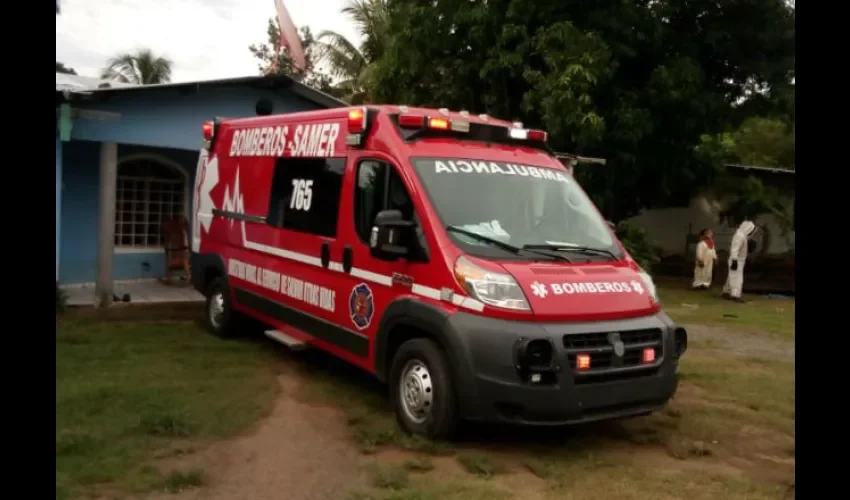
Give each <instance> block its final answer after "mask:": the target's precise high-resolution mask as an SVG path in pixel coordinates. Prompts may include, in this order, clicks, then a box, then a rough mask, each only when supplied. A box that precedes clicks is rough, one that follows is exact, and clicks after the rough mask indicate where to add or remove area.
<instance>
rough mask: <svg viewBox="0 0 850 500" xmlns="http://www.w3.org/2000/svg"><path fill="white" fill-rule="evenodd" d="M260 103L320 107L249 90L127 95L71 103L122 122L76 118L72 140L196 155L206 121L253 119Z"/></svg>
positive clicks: (278, 107) (286, 108)
mask: <svg viewBox="0 0 850 500" xmlns="http://www.w3.org/2000/svg"><path fill="white" fill-rule="evenodd" d="M261 98H266V99H269V100H271V101H272V103H273V104H274V113H275V114H277V113H291V112H294V111H304V110H309V109H318V108H319V106H318V105H316V104H313V103H311V102H309V101H306V100H304V99H301V98H300V97H297V96H295V95H293V94H287V93H284V92H282V93H279V94H275V93H272V92H268V91H259V90H254V89H250V88H247V87H209V88H206V87H202V88H201V89H200V90H199V91H198V92H197V93H194V94H188V95H181V94H180V93H178V92H177V91H176V90H174V89H158V90H150V91H147V92H143V91H129V92H127V93H125V94H116V95H113V96H112V97H111V98H110V99H109V100H108V101H106V102H94V101H85V102H79V103H76V102H75V103H74V104H73V107H74V108H80V109H88V110H98V111H109V112H113V113H120V114H121V118H120V119H117V120H94V119H90V118H75V119H74V129H73V131H72V132H71V138H72V139H76V140H87V141H107V142H117V143H119V144H122V143H123V144H141V145H146V146H158V147H165V148H175V149H190V150H197V149H199V148H200V146H201V126H202V125H203V123H204V122H205V121H209V120H212V119H214V118H215V117H217V116H219V117H230V118H237V117H245V116H255V115H256V112H255V105H256V103H257V101H258V100H259V99H261Z"/></svg>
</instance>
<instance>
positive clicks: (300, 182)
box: [289, 179, 313, 212]
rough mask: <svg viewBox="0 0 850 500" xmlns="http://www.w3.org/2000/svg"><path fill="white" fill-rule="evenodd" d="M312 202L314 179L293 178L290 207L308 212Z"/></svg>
mask: <svg viewBox="0 0 850 500" xmlns="http://www.w3.org/2000/svg"><path fill="white" fill-rule="evenodd" d="M311 203H313V179H309V180H306V179H292V196H291V197H290V200H289V208H294V209H295V210H303V211H305V212H307V211H309V210H310V204H311Z"/></svg>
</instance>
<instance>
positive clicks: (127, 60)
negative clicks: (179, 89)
mask: <svg viewBox="0 0 850 500" xmlns="http://www.w3.org/2000/svg"><path fill="white" fill-rule="evenodd" d="M172 66H173V63H172V61H171V60H170V59H168V58H166V57H163V56H157V55H155V54H154V53H153V51H152V50H150V49H139V50H137V51H135V52H123V53H120V54H117V55H116V56H115V57H113V58H111V59H110V60H109V61H108V62H107V63H106V67H105V68H104V69H103V72H102V73H101V78H105V79H109V80H116V81H119V82H122V83H133V84H136V85H151V84H155V83H168V82H170V81H171V69H172Z"/></svg>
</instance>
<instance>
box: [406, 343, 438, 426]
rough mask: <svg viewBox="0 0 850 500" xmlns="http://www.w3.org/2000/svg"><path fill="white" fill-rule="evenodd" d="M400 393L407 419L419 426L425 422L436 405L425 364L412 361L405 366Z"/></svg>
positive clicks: (429, 375)
mask: <svg viewBox="0 0 850 500" xmlns="http://www.w3.org/2000/svg"><path fill="white" fill-rule="evenodd" d="M399 393H400V394H399V397H400V400H401V406H402V408H403V409H404V413H405V414H406V415H407V417H408V418H409V419H410V420H412V421H414V422H416V423H417V424H421V423H423V422H425V420H426V419H427V418H428V416H429V415H430V414H431V408H432V407H433V405H434V388H433V384H432V383H431V374H430V373H429V372H428V367H427V366H425V363H423V362H421V361H419V360H417V359H412V360H410V361H408V362H407V364H405V365H404V369H402V371H401V384H399Z"/></svg>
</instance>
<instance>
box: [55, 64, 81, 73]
mask: <svg viewBox="0 0 850 500" xmlns="http://www.w3.org/2000/svg"><path fill="white" fill-rule="evenodd" d="M56 72H57V73H65V74H66V75H76V74H77V72H76V71H74V68H69V67H68V66H65V64H63V63H61V62H59V61H56Z"/></svg>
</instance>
